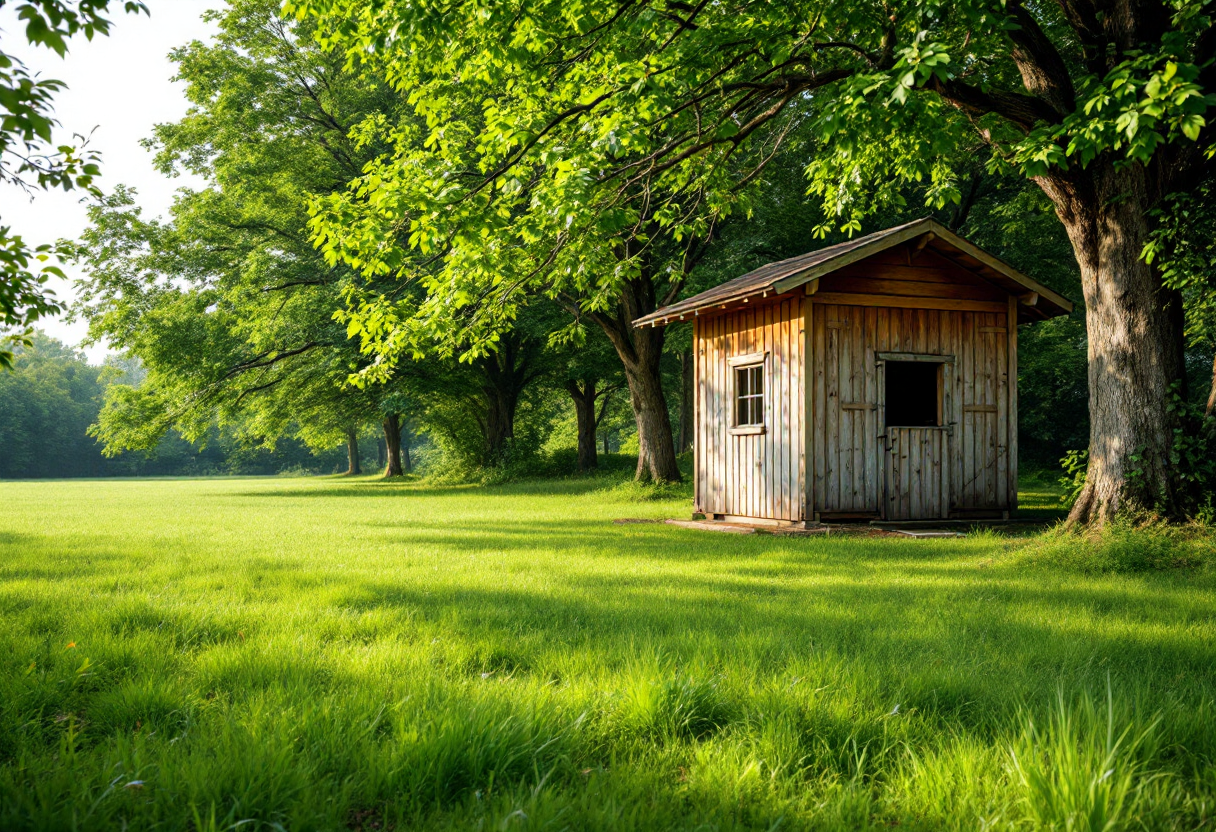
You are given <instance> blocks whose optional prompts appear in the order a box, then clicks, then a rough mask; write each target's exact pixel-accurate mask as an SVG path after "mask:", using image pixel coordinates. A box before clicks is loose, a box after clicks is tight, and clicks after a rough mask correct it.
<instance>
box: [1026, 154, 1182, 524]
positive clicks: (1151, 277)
mask: <svg viewBox="0 0 1216 832" xmlns="http://www.w3.org/2000/svg"><path fill="white" fill-rule="evenodd" d="M1038 182H1039V185H1040V186H1041V187H1042V188H1043V190H1044V191H1045V192H1046V193H1047V195H1048V196H1049V197H1051V199H1052V201H1053V202H1054V203H1055V206H1056V212H1057V214H1058V215H1059V217H1060V220H1061V221H1062V222H1063V223H1064V227H1065V229H1066V230H1067V232H1068V236H1069V238H1070V240H1071V242H1072V246H1073V251H1074V253H1075V254H1076V258H1077V263H1078V265H1079V266H1080V268H1081V284H1082V289H1083V291H1084V294H1085V306H1086V329H1087V331H1088V333H1089V356H1088V358H1089V412H1090V440H1089V466H1088V469H1087V472H1086V477H1085V487H1084V489H1083V490H1082V491H1081V494H1080V496H1079V497H1078V499H1077V502H1076V504H1075V505H1074V506H1073V509H1072V512H1071V513H1070V514H1069V517H1068V523H1069V525H1074V526H1075V525H1086V524H1094V525H1099V526H1100V525H1102V524H1104V523H1106V522H1107V521H1109V520H1110V519H1111V518H1113V517H1114V516H1115V514H1116V513H1118V512H1119V511H1120V509H1123V508H1136V507H1139V508H1145V509H1153V510H1161V511H1164V512H1165V514H1166V515H1167V516H1172V515H1173V514H1174V512H1175V507H1176V496H1177V495H1176V492H1175V484H1174V482H1173V479H1172V477H1171V476H1170V471H1169V451H1170V446H1171V442H1172V439H1173V435H1174V434H1173V428H1174V427H1175V424H1176V422H1177V419H1176V418H1175V416H1174V415H1173V414H1172V413H1170V412H1169V410H1168V409H1167V408H1168V405H1169V404H1170V400H1171V396H1172V394H1173V390H1172V386H1173V385H1174V384H1175V383H1176V382H1178V383H1181V382H1183V381H1184V378H1185V376H1184V372H1183V326H1182V298H1181V296H1180V295H1179V294H1178V293H1177V292H1174V291H1172V290H1170V289H1168V288H1167V287H1166V286H1165V285H1164V284H1163V282H1162V280H1161V275H1160V273H1159V271H1158V270H1157V269H1156V268H1155V267H1153V266H1151V265H1149V264H1147V263H1145V262H1144V260H1143V259H1141V257H1140V252H1141V250H1142V249H1143V247H1144V244H1145V242H1147V241H1148V238H1149V232H1150V228H1149V219H1148V211H1149V209H1150V208H1151V207H1152V205H1153V204H1154V203H1155V201H1156V197H1157V194H1156V193H1155V192H1154V191H1155V190H1156V189H1155V188H1154V187H1153V182H1152V181H1151V179H1150V177H1149V172H1148V171H1146V169H1145V168H1144V167H1143V166H1140V165H1133V166H1125V167H1122V168H1116V167H1115V166H1114V165H1113V164H1111V163H1110V162H1109V161H1103V160H1098V161H1096V162H1094V163H1092V164H1091V165H1090V167H1089V168H1088V169H1087V170H1085V171H1079V172H1075V173H1071V174H1060V175H1058V176H1054V177H1051V178H1044V179H1041V180H1038Z"/></svg>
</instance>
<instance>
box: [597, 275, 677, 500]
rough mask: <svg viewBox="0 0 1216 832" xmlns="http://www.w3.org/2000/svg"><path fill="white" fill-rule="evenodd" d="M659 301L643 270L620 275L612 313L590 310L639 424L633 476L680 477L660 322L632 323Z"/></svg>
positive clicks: (663, 331) (674, 479)
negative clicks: (622, 373) (619, 366)
mask: <svg viewBox="0 0 1216 832" xmlns="http://www.w3.org/2000/svg"><path fill="white" fill-rule="evenodd" d="M657 306H658V304H657V302H656V299H655V294H654V284H653V283H652V282H651V280H650V279H649V278H648V277H646V276H645V275H641V276H638V277H634V278H632V279H630V280H627V281H625V283H624V285H622V287H621V301H620V303H619V304H618V305H617V309H616V315H615V317H611V318H610V317H608V316H606V315H597V316H594V320H595V321H596V322H597V323H599V325H600V326H601V327H602V328H603V330H604V333H605V334H606V335H607V336H608V340H609V341H611V342H612V346H613V347H614V348H616V353H617V355H618V356H620V359H621V364H623V365H624V367H625V381H626V382H627V383H628V384H629V397H630V401H631V403H632V404H633V416H634V420H635V421H636V422H637V426H638V469H637V479H639V480H653V481H655V482H679V481H680V479H681V477H680V466H679V465H678V464H677V463H676V446H675V442H673V441H672V435H671V417H670V416H669V415H668V413H667V400H666V399H665V398H664V397H663V376H662V373H661V372H660V361H661V359H662V357H663V339H664V336H665V335H666V328H665V327H650V326H648V327H643V328H641V329H636V328H634V326H633V322H634V321H636V320H637V319H638V318H640V317H642V316H643V315H646V314H648V313H650V312H653V311H654V310H655V309H656V308H657Z"/></svg>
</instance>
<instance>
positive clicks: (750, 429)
mask: <svg viewBox="0 0 1216 832" xmlns="http://www.w3.org/2000/svg"><path fill="white" fill-rule="evenodd" d="M726 364H727V367H729V368H730V417H729V418H730V433H731V435H732V436H751V435H755V434H761V433H766V432H767V431H768V420H769V406H768V403H769V390H771V389H772V384H771V379H770V372H769V361H768V352H767V351H765V352H753V353H748V354H747V355H734V356H731V357H730V358H728V359H726ZM753 367H760V378H761V383H762V384H763V385H764V389H763V390H761V392H760V396H759V398H760V418H761V420H762V421H761V422H760V423H759V424H756V425H740V424H739V423H738V421H737V420H738V418H739V400H738V391H737V389H736V388H737V384H738V381H737V379H738V377H739V370H745V369H751V368H753Z"/></svg>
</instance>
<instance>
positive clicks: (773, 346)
mask: <svg viewBox="0 0 1216 832" xmlns="http://www.w3.org/2000/svg"><path fill="white" fill-rule="evenodd" d="M803 305H804V299H803V298H802V297H801V296H785V297H781V298H777V299H769V300H768V302H760V303H752V304H748V306H747V307H745V308H743V309H741V310H738V311H732V312H727V313H723V314H719V315H713V316H707V315H704V314H702V315H701V316H699V317H697V318H696V319H695V320H694V323H693V338H694V343H695V344H696V359H697V360H696V379H695V383H696V392H695V398H696V404H695V406H696V414H697V420H696V443H695V449H694V453H695V460H696V461H695V465H696V472H695V479H696V482H695V492H696V500H695V501H696V509H697V511H701V512H704V513H705V514H721V515H727V516H739V517H753V518H759V519H766V520H793V521H796V520H801V519H803V511H804V507H805V493H804V490H803V483H804V481H805V477H804V476H803V446H804V435H805V434H804V430H803V425H804V423H805V422H804V417H803V411H804V408H805V401H806V399H805V396H804V395H803V375H804V371H805V370H804V368H805V364H804V355H803V343H804V332H803V320H804V316H803ZM757 353H762V354H767V360H766V365H765V366H766V370H765V397H764V405H765V414H764V425H765V430H764V432H763V433H758V434H740V433H738V432H735V431H733V430H732V425H733V424H734V417H733V412H732V407H733V401H732V391H733V380H732V373H733V369H732V368H731V366H730V364H729V361H730V359H731V358H732V357H737V356H743V355H754V354H757Z"/></svg>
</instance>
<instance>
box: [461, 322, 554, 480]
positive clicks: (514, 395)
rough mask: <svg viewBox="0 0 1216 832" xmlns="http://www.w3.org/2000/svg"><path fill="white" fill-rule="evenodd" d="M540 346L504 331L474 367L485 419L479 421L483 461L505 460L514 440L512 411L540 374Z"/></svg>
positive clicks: (513, 415)
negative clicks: (479, 377)
mask: <svg viewBox="0 0 1216 832" xmlns="http://www.w3.org/2000/svg"><path fill="white" fill-rule="evenodd" d="M539 353H540V349H539V347H538V345H537V344H535V343H533V342H532V341H530V340H529V339H527V338H525V337H520V336H517V335H515V334H514V333H505V334H504V335H503V336H502V338H501V340H500V341H499V342H498V349H497V350H496V351H495V352H494V353H493V354H492V355H488V356H486V357H484V358H481V359H478V360H477V362H476V363H475V366H476V367H477V368H478V370H479V371H480V372H481V393H482V401H483V402H484V418H483V419H482V420H481V424H482V430H483V433H484V435H485V441H486V446H485V447H486V456H485V460H484V462H485V464H487V465H499V464H502V463H503V462H505V461H506V459H507V456H508V454H509V449H510V446H511V444H512V443H513V442H514V440H515V412H516V410H517V409H518V408H519V399H520V396H521V395H522V394H523V391H524V390H525V388H527V386H528V385H529V384H531V383H532V382H533V381H535V380H536V378H537V377H538V376H539V374H540V373H539V370H538V368H537V365H538V359H539Z"/></svg>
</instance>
